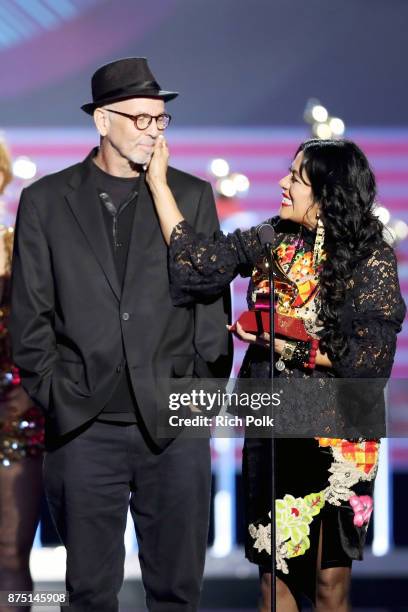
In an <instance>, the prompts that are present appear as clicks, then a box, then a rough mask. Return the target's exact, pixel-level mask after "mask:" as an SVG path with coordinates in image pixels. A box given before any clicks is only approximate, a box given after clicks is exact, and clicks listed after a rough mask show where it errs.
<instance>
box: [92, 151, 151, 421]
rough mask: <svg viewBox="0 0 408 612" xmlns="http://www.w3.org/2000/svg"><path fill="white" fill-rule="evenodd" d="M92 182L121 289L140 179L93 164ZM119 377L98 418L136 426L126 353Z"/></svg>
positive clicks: (134, 405) (134, 403) (134, 401)
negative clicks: (124, 176)
mask: <svg viewBox="0 0 408 612" xmlns="http://www.w3.org/2000/svg"><path fill="white" fill-rule="evenodd" d="M92 179H93V181H94V183H95V189H96V191H97V193H98V197H99V200H100V203H101V208H102V212H103V217H104V220H105V227H106V231H107V233H108V237H109V243H110V245H111V249H112V255H113V259H114V261H115V266H116V272H117V275H118V279H119V284H120V286H121V287H122V285H123V282H124V278H125V273H126V263H127V255H128V251H129V243H130V237H131V232H132V226H133V218H134V214H135V208H136V205H137V195H138V191H139V179H140V177H134V178H122V177H117V176H112V175H111V174H108V173H106V172H104V171H103V170H101V169H100V168H99V167H98V166H97V165H96V164H95V163H93V164H92ZM117 373H118V383H117V385H116V387H115V390H114V392H113V394H112V396H111V398H110V399H109V401H108V402H107V404H106V405H105V406H104V408H103V410H102V412H101V413H100V414H99V417H98V418H99V419H103V420H109V421H120V422H128V421H129V422H136V414H135V410H136V399H135V397H134V393H133V389H132V386H131V382H130V376H129V370H128V367H127V364H126V360H125V356H124V351H123V358H122V364H121V365H120V366H118V368H117Z"/></svg>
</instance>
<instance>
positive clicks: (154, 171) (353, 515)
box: [148, 139, 406, 612]
mask: <svg viewBox="0 0 408 612" xmlns="http://www.w3.org/2000/svg"><path fill="white" fill-rule="evenodd" d="M167 160H168V149H167V144H166V142H165V140H164V139H161V140H160V141H159V142H158V143H157V144H156V149H155V153H154V156H153V160H152V162H151V164H150V166H149V171H148V182H149V185H150V188H151V190H152V194H153V196H154V202H155V205H156V209H157V212H158V215H159V218H160V222H161V226H162V231H163V234H164V237H165V239H166V242H167V243H168V244H169V274H170V282H171V288H172V296H173V302H174V304H176V305H178V306H188V305H189V304H191V303H194V302H196V301H200V300H202V299H207V298H208V297H209V296H213V295H217V294H218V293H219V292H220V291H222V289H223V288H224V287H225V286H226V285H227V284H228V283H230V282H231V281H232V280H233V278H234V277H235V276H236V275H237V274H238V273H241V275H248V273H249V274H250V273H251V270H252V271H253V272H252V278H251V281H250V285H249V291H248V298H249V299H248V302H249V306H252V305H253V303H254V301H255V299H256V297H257V294H258V293H259V292H262V291H265V282H266V280H265V278H266V276H265V262H264V256H263V249H262V247H261V244H260V242H259V238H258V231H257V228H252V229H249V230H247V231H240V230H236V231H235V232H234V233H232V234H229V235H227V236H225V235H224V234H222V233H217V234H216V235H214V237H213V238H212V239H203V238H202V237H200V236H198V235H197V234H196V233H195V232H194V231H193V230H192V229H191V227H190V226H189V225H188V224H187V223H186V221H185V220H184V219H183V216H182V215H181V213H180V211H179V210H178V208H177V205H176V203H175V201H174V199H173V198H172V196H171V193H170V191H169V190H168V188H167V185H166V167H167ZM280 185H281V187H282V191H283V199H282V204H281V208H280V211H279V216H278V217H274V218H272V219H270V220H269V222H270V223H271V224H272V225H273V226H274V229H275V232H276V239H275V242H274V245H273V251H274V255H275V260H277V261H278V264H279V267H280V269H281V271H282V272H283V273H284V274H285V275H286V278H287V281H288V282H287V283H283V284H279V283H277V292H276V293H277V301H276V306H275V307H276V310H277V312H278V313H279V314H281V315H286V316H292V317H295V318H297V319H300V320H301V321H302V322H303V323H304V326H305V328H306V329H307V331H308V333H309V335H310V336H311V337H312V338H314V339H318V340H319V346H318V348H311V347H312V346H315V344H316V343H315V342H300V341H298V342H291V341H288V339H285V338H282V337H277V338H276V339H275V342H274V346H275V359H276V367H277V371H276V377H279V378H280V379H286V380H289V381H291V380H293V382H296V380H294V379H310V378H312V377H313V378H319V379H330V378H336V379H337V378H341V379H354V378H359V379H372V378H375V379H381V380H383V381H384V380H386V379H388V377H389V376H390V373H391V368H392V364H393V360H394V354H395V348H396V334H397V333H398V332H399V331H400V329H401V324H402V321H403V319H404V315H405V310H406V309H405V304H404V302H403V300H402V297H401V293H400V288H399V283H398V276H397V265H396V258H395V255H394V252H393V249H392V248H391V247H390V246H389V245H388V244H387V243H386V242H385V240H384V238H383V232H384V227H383V226H382V224H381V223H380V222H379V220H378V218H377V217H376V216H375V214H374V210H373V208H374V198H375V195H376V186H375V178H374V175H373V173H372V171H371V169H370V167H369V164H368V161H367V159H366V157H365V156H364V154H363V153H362V151H361V150H360V149H359V148H358V147H357V146H356V145H355V144H354V143H352V142H349V141H345V140H330V141H321V140H309V141H307V142H305V143H303V144H302V145H301V146H300V147H299V149H298V151H297V152H296V155H295V158H294V160H293V163H292V165H291V167H290V171H289V174H288V175H287V176H285V177H284V178H283V179H282V180H281V181H280ZM231 331H234V333H236V335H238V337H240V338H241V339H242V340H244V341H246V342H248V343H249V347H248V350H247V353H246V355H245V358H244V361H243V364H242V366H241V370H240V375H239V376H240V377H244V378H245V377H246V378H249V377H250V378H252V379H254V378H255V379H261V378H268V376H269V349H268V342H269V337H268V336H267V334H263V335H262V336H259V337H257V336H255V335H254V334H250V333H247V332H245V331H244V329H243V328H242V327H241V326H240V324H239V323H237V325H236V328H231ZM375 383H376V381H373V384H375ZM383 408H384V405H383V404H382V405H381V406H380V410H381V412H382V413H381V414H380V415H379V418H380V421H381V420H384V419H385V416H384V410H383ZM362 412H363V411H362ZM300 417H301V418H303V419H304V420H307V419H308V414H307V413H304V414H303V415H300ZM376 417H377V421H378V414H377V415H376ZM361 418H362V419H363V421H364V418H366V420H367V423H369V422H370V415H369V411H367V415H364V414H362V415H361ZM381 431H383V432H385V426H384V429H382V430H381ZM380 435H383V433H381V434H380ZM275 444H276V457H277V465H276V474H275V478H276V493H277V500H276V506H275V510H276V512H275V518H276V567H277V576H278V579H277V593H276V594H277V602H278V610H284V611H285V612H292V611H296V610H298V609H299V607H300V598H301V595H302V594H303V595H306V596H307V597H309V599H311V600H312V602H313V603H314V605H315V609H316V610H317V611H319V612H323V611H324V612H330V611H332V610H333V611H334V610H336V612H344V611H346V610H348V591H349V583H350V575H351V564H352V560H354V559H362V555H363V547H364V542H365V537H366V532H367V526H368V522H369V519H370V514H371V511H372V507H373V486H374V479H375V475H376V472H377V465H378V452H379V444H380V441H379V437H373V438H369V437H368V436H367V437H360V438H357V439H347V438H346V437H344V438H340V437H338V438H335V437H334V436H331V437H329V438H324V437H314V438H297V439H277V440H276V441H275ZM270 445H271V440H270V439H269V440H268V439H253V438H249V437H248V438H247V439H246V440H245V446H244V456H243V474H244V478H245V483H246V515H247V522H248V539H247V543H246V555H247V557H248V559H249V560H250V561H252V562H254V563H256V564H258V565H259V567H260V576H261V589H262V596H263V598H262V603H261V609H262V610H263V611H266V610H269V609H270V601H271V569H270V568H271V539H270V538H271V525H270V521H271V508H270V499H271V497H270V496H271V491H270V481H271V465H270V452H271V447H270Z"/></svg>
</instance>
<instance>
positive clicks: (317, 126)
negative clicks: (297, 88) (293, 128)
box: [303, 98, 346, 140]
mask: <svg viewBox="0 0 408 612" xmlns="http://www.w3.org/2000/svg"><path fill="white" fill-rule="evenodd" d="M303 118H304V120H305V121H306V123H309V124H310V125H311V127H312V134H313V136H314V137H315V138H321V139H322V140H327V139H329V138H339V137H341V136H343V135H344V132H345V130H346V126H345V124H344V121H343V120H342V119H340V118H339V117H331V116H330V114H329V112H328V110H327V108H326V107H325V106H323V104H321V103H320V101H319V100H318V99H317V98H310V99H309V100H308V101H307V102H306V106H305V110H304V113H303Z"/></svg>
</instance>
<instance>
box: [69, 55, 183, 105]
mask: <svg viewBox="0 0 408 612" xmlns="http://www.w3.org/2000/svg"><path fill="white" fill-rule="evenodd" d="M176 96H178V93H177V92H175V91H163V90H162V89H161V87H160V85H159V84H158V82H157V81H156V79H155V78H154V76H153V74H152V72H151V70H150V68H149V66H148V65H147V60H146V58H145V57H126V58H124V59H120V60H116V61H115V62H110V63H109V64H105V65H104V66H101V67H100V68H98V70H97V71H96V72H95V74H94V75H93V77H92V98H93V102H89V103H88V104H84V105H83V106H81V108H82V110H83V111H85V112H86V113H88V115H92V114H93V112H94V110H95V108H98V107H99V106H103V105H104V104H109V102H117V101H118V100H126V99H127V98H160V99H162V100H164V101H165V102H167V101H168V100H172V99H173V98H175V97H176Z"/></svg>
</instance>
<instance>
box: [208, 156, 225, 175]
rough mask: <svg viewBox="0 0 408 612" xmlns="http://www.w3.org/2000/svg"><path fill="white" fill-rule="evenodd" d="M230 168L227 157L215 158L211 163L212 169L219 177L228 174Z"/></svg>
mask: <svg viewBox="0 0 408 612" xmlns="http://www.w3.org/2000/svg"><path fill="white" fill-rule="evenodd" d="M229 170H230V168H229V164H228V162H227V161H226V160H225V159H220V158H219V159H213V160H212V162H211V164H210V171H211V172H212V174H214V176H216V177H218V178H222V177H224V176H227V175H228V173H229Z"/></svg>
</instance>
